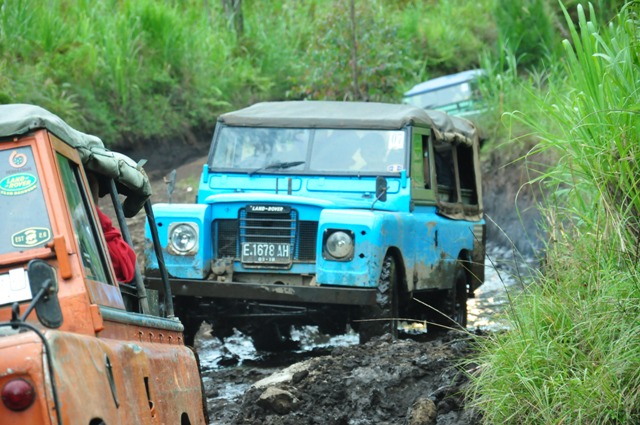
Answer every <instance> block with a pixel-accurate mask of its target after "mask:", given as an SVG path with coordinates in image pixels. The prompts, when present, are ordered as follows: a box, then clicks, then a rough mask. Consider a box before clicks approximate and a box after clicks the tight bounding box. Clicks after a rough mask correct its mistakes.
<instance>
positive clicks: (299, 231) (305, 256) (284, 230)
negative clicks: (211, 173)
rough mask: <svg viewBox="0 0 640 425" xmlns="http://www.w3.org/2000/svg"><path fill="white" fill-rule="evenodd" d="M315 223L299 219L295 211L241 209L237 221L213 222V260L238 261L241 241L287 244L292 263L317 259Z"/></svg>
mask: <svg viewBox="0 0 640 425" xmlns="http://www.w3.org/2000/svg"><path fill="white" fill-rule="evenodd" d="M317 234H318V222H317V221H305V220H298V212H297V211H296V210H291V211H290V212H288V213H278V214H273V213H269V214H264V213H255V212H248V211H247V210H245V209H241V210H240V211H239V213H238V219H216V220H214V222H213V226H212V238H213V241H214V247H215V256H216V258H222V257H233V258H236V259H239V258H240V247H241V244H242V243H243V242H265V243H266V242H271V243H273V242H277V243H289V244H290V245H291V248H292V249H291V252H292V253H293V259H294V261H305V262H313V261H315V260H316V237H317Z"/></svg>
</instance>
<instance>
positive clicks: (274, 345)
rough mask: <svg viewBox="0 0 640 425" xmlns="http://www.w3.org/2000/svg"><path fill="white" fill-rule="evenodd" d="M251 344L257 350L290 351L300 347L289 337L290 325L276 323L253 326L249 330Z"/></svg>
mask: <svg viewBox="0 0 640 425" xmlns="http://www.w3.org/2000/svg"><path fill="white" fill-rule="evenodd" d="M249 336H250V337H251V340H252V341H253V346H254V348H255V349H256V350H257V351H271V352H281V351H291V350H296V349H298V348H299V347H300V344H299V343H298V342H297V341H293V340H292V339H291V327H290V326H284V325H277V324H266V325H264V326H259V327H253V328H252V329H251V331H250V332H249Z"/></svg>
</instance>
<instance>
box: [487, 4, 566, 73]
mask: <svg viewBox="0 0 640 425" xmlns="http://www.w3.org/2000/svg"><path fill="white" fill-rule="evenodd" d="M495 16H496V24H497V27H498V33H499V35H500V39H501V41H502V43H503V44H504V45H507V46H509V47H510V49H511V50H512V51H513V52H514V54H515V55H516V57H517V58H518V62H519V63H520V64H521V65H522V66H524V67H527V68H528V67H531V66H532V65H537V64H539V63H540V61H541V60H542V59H543V58H544V57H545V56H546V55H548V54H550V53H553V52H550V51H549V49H553V46H556V45H557V43H556V33H555V31H554V29H553V22H552V14H550V13H549V12H548V10H547V7H546V2H545V0H497V1H496V8H495Z"/></svg>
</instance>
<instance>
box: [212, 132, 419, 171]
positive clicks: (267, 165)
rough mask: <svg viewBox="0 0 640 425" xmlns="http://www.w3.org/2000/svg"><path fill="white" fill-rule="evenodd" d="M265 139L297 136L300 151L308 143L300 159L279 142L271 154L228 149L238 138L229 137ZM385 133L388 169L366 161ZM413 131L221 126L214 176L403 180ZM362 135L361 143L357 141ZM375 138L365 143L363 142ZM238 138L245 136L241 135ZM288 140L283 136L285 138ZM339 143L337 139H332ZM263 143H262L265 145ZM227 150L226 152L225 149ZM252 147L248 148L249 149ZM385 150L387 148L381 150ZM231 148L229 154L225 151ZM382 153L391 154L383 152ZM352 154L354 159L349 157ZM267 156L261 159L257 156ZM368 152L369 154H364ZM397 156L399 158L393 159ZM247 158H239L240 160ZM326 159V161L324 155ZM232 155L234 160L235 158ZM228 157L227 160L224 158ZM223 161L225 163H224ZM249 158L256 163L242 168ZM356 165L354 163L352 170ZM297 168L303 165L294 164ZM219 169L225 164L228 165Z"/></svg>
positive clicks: (215, 140) (214, 155) (214, 152)
mask: <svg viewBox="0 0 640 425" xmlns="http://www.w3.org/2000/svg"><path fill="white" fill-rule="evenodd" d="M230 131H232V132H236V133H238V134H239V135H240V134H242V133H245V134H250V133H251V132H255V133H256V134H260V133H261V134H263V136H262V137H263V139H264V138H268V137H269V136H268V135H269V133H272V134H274V133H275V134H279V135H285V134H286V135H297V137H298V138H297V139H294V140H296V141H294V142H293V148H291V147H289V148H287V149H295V148H299V147H300V146H297V145H296V144H303V146H302V151H301V152H298V153H296V154H294V155H290V154H289V152H290V151H284V150H283V148H281V147H278V143H279V141H278V140H275V141H272V142H271V143H272V145H273V146H275V147H272V148H271V149H264V150H262V151H258V149H254V151H251V148H252V146H251V143H256V142H249V141H247V142H236V144H235V146H236V147H235V150H234V149H233V148H232V145H233V144H232V143H230V144H229V145H223V144H222V141H223V137H232V134H230V133H229V132H230ZM374 134H379V135H381V136H382V138H383V139H384V140H383V142H386V154H385V159H389V160H390V161H391V162H389V163H388V164H380V163H378V164H376V165H373V166H368V165H366V162H365V156H363V155H369V153H366V152H365V150H364V149H363V148H364V146H365V145H366V144H367V143H368V145H367V146H370V145H371V144H372V143H379V142H372V141H371V136H372V135H374ZM409 134H410V132H409V130H408V128H407V127H405V128H403V129H397V130H391V129H371V128H290V127H242V126H229V125H225V124H221V123H219V124H218V126H217V127H216V131H215V134H214V138H213V142H212V144H211V148H210V151H209V157H208V160H207V165H208V169H209V172H213V173H239V174H247V175H250V176H251V175H254V174H278V175H283V174H284V175H345V176H353V175H357V176H360V175H372V176H376V175H384V176H399V175H400V172H401V171H402V170H407V172H408V169H409V167H408V160H409V144H410V143H409V142H408V140H409V139H408V137H409ZM356 135H357V139H356V137H355V136H356ZM365 136H368V137H369V138H368V139H366V140H364V139H363V138H364V137H365ZM237 137H238V138H239V137H240V136H237ZM282 137H283V136H282ZM332 139H335V140H332ZM259 143H262V142H259ZM225 146H226V147H225ZM238 146H243V149H245V148H246V149H248V150H249V151H248V152H242V153H240V154H238V153H237V152H236V151H237V150H238V148H237V147H238ZM247 146H248V148H247ZM378 146H381V145H378ZM221 149H225V151H224V152H223V151H221ZM381 149H385V148H382V147H381ZM267 151H268V152H276V153H277V154H280V153H282V152H285V155H280V156H278V155H276V156H273V154H272V155H271V156H268V155H269V153H263V152H267ZM347 151H348V152H349V153H350V155H349V154H348V153H346V152H347ZM255 152H258V154H259V155H264V157H260V156H259V155H256V154H255ZM362 152H365V154H363V153H362ZM392 153H393V158H391V157H392V155H391V154H392ZM238 155H240V156H241V158H240V159H238V158H237V156H238ZM322 155H324V157H323V158H322V159H320V156H322ZM231 156H234V158H233V159H232V158H231ZM223 157H224V158H225V159H223ZM221 159H223V160H221ZM245 159H251V160H254V162H252V163H251V164H249V163H248V162H247V163H246V164H244V163H242V161H244V160H245ZM349 161H351V162H352V163H351V164H348V165H346V163H347V162H349ZM292 163H299V164H297V165H292ZM216 164H223V165H222V166H220V165H216Z"/></svg>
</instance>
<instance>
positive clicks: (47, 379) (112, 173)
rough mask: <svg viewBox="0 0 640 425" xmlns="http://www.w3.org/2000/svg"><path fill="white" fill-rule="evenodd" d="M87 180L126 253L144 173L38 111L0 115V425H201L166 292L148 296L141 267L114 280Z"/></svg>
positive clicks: (191, 365) (7, 108)
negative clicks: (127, 278) (108, 210)
mask: <svg viewBox="0 0 640 425" xmlns="http://www.w3.org/2000/svg"><path fill="white" fill-rule="evenodd" d="M89 174H93V175H95V176H96V177H97V179H96V180H97V182H98V183H99V188H98V190H99V192H98V193H97V194H96V195H103V196H104V195H106V194H107V193H109V194H110V199H111V202H110V203H113V207H114V211H115V213H116V216H117V218H118V222H119V223H120V229H121V230H122V233H123V235H124V238H125V239H126V240H127V241H128V242H129V244H131V238H130V235H129V232H128V229H127V227H126V221H125V217H132V216H133V215H135V214H136V213H137V212H138V211H139V210H141V209H142V208H143V207H144V209H145V211H146V212H147V218H148V219H149V220H153V215H152V212H151V208H150V202H149V200H148V198H149V196H150V194H151V187H150V184H149V180H148V178H147V176H146V174H145V173H144V171H143V170H142V167H141V165H139V164H136V163H135V162H133V161H132V160H131V159H130V158H128V157H126V156H124V155H121V154H118V153H116V152H112V151H110V150H108V149H106V148H105V147H104V144H103V143H102V141H100V139H98V138H97V137H94V136H90V135H87V134H84V133H81V132H78V131H76V130H74V129H72V128H71V127H70V126H68V125H67V124H65V123H64V122H63V121H62V120H61V119H60V118H58V117H57V116H55V115H53V114H51V113H49V112H47V111H45V110H44V109H42V108H39V107H36V106H32V105H0V223H1V225H0V391H1V394H2V401H1V402H0V424H2V425H8V424H12V425H14V424H56V425H59V424H69V425H99V424H105V425H120V424H168V425H173V424H180V425H184V424H206V423H207V417H206V410H205V407H204V400H203V392H202V380H201V376H200V371H199V368H198V362H197V358H196V355H195V353H194V352H193V350H192V349H191V348H189V347H187V346H185V345H184V342H183V326H182V324H181V323H180V321H179V320H178V319H176V318H175V317H174V316H173V305H172V301H171V294H170V292H168V291H169V285H168V284H167V285H166V286H165V288H166V289H165V291H158V292H157V291H152V290H148V289H146V288H145V287H144V285H143V283H142V278H141V276H140V272H139V269H138V268H136V272H135V275H136V277H135V279H134V282H133V283H119V282H117V281H116V275H115V273H114V267H113V264H112V260H111V259H110V256H109V253H108V248H107V243H106V240H105V237H104V234H103V233H102V229H101V226H100V222H99V217H98V215H97V212H96V204H95V202H94V199H93V198H94V193H95V192H92V191H91V186H90V185H89V180H88V177H87V176H88V175H89ZM122 199H124V200H123V201H122V202H121V200H122ZM106 200H108V198H107V199H106ZM151 222H153V221H151ZM153 227H155V226H153ZM154 239H156V240H157V238H154ZM157 252H158V255H159V256H160V257H159V258H158V260H159V261H160V262H161V263H162V257H161V255H162V252H161V251H160V250H158V251H157ZM165 275H166V273H165ZM159 292H160V293H159ZM159 311H162V312H163V314H162V315H160V314H158V312H159Z"/></svg>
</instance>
